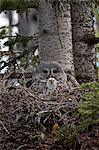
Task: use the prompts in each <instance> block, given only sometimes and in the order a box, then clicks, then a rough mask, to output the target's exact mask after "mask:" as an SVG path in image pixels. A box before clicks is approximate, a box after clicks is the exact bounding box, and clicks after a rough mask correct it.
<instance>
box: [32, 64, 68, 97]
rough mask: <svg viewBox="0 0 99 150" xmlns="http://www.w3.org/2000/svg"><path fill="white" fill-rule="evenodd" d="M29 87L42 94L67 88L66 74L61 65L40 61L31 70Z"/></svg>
mask: <svg viewBox="0 0 99 150" xmlns="http://www.w3.org/2000/svg"><path fill="white" fill-rule="evenodd" d="M31 88H32V89H33V90H34V91H37V92H38V93H39V95H40V94H42V95H49V94H52V93H53V92H58V91H59V90H60V89H64V90H66V91H67V90H68V85H67V76H66V74H65V72H64V70H63V69H62V67H61V65H60V64H59V63H56V62H51V63H48V62H42V63H40V64H39V65H38V67H37V68H36V70H35V71H34V72H33V76H32V85H31Z"/></svg>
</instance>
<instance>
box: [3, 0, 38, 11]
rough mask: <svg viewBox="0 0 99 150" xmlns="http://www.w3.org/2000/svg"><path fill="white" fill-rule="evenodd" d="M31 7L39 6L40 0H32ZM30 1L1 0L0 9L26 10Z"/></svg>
mask: <svg viewBox="0 0 99 150" xmlns="http://www.w3.org/2000/svg"><path fill="white" fill-rule="evenodd" d="M31 4H32V5H31V7H34V8H37V7H38V4H39V0H32V2H31ZM28 6H29V5H28V3H27V1H25V0H9V1H7V0H0V10H1V11H4V10H17V11H26V10H27V8H28Z"/></svg>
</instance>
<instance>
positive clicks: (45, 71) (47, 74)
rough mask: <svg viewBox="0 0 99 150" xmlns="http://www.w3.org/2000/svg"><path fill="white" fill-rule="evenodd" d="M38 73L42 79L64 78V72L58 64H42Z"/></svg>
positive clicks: (38, 68)
mask: <svg viewBox="0 0 99 150" xmlns="http://www.w3.org/2000/svg"><path fill="white" fill-rule="evenodd" d="M37 73H38V74H39V76H40V78H41V79H48V78H55V79H56V80H60V79H61V78H62V77H63V74H64V71H63V69H62V67H61V65H60V64H59V63H57V62H41V63H40V64H39V65H38V67H37Z"/></svg>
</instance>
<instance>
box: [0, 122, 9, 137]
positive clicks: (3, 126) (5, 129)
mask: <svg viewBox="0 0 99 150" xmlns="http://www.w3.org/2000/svg"><path fill="white" fill-rule="evenodd" d="M0 124H1V125H2V126H3V129H4V130H5V131H6V132H7V133H8V134H10V132H9V131H8V130H7V128H6V127H5V126H4V124H3V122H2V121H1V120H0Z"/></svg>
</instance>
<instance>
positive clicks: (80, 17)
mask: <svg viewBox="0 0 99 150" xmlns="http://www.w3.org/2000/svg"><path fill="white" fill-rule="evenodd" d="M71 15H72V31H73V54H74V65H75V72H76V79H77V80H78V81H79V82H80V83H81V82H89V81H93V80H95V78H96V67H95V48H94V45H90V44H88V43H84V42H83V41H81V40H80V39H82V37H83V36H84V35H85V34H86V35H87V34H91V35H94V34H95V33H94V29H93V17H92V9H91V2H90V3H89V2H88V1H80V2H78V3H77V4H76V5H74V4H72V11H71Z"/></svg>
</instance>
